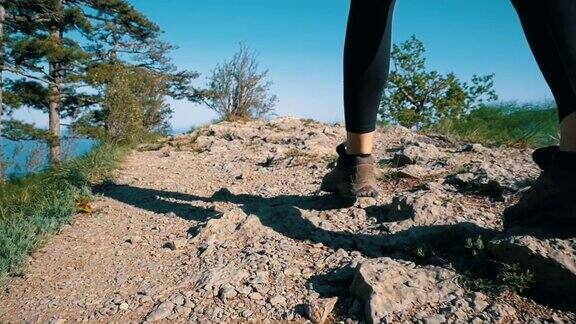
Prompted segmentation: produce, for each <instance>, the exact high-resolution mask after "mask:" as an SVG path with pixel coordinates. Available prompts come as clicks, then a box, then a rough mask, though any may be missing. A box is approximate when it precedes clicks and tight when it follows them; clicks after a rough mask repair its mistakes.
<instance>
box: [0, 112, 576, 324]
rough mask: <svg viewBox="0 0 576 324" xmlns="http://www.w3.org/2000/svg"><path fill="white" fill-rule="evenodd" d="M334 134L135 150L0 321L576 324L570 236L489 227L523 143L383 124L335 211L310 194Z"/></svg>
mask: <svg viewBox="0 0 576 324" xmlns="http://www.w3.org/2000/svg"><path fill="white" fill-rule="evenodd" d="M343 136H344V130H343V127H342V126H341V125H326V124H322V123H318V122H315V121H311V120H301V119H295V118H279V119H275V120H272V121H269V122H267V121H254V122H249V123H220V124H216V125H210V126H207V127H203V128H201V129H198V130H196V131H195V132H194V133H192V134H189V135H181V136H176V137H172V138H168V139H165V140H163V141H162V142H161V143H159V145H148V146H146V147H142V149H141V150H140V151H138V152H134V153H133V154H131V155H130V157H129V158H128V161H127V162H126V163H125V166H124V168H123V169H122V170H121V171H120V172H119V174H118V177H117V179H116V181H114V182H107V183H104V184H102V185H101V186H100V187H98V188H96V191H97V192H98V196H97V198H96V200H95V202H94V209H95V211H94V213H92V214H89V215H78V216H77V217H76V219H75V222H74V223H73V224H72V225H70V226H67V227H66V228H64V229H63V230H62V231H61V233H60V234H59V235H57V236H55V237H54V238H52V239H51V240H50V242H48V243H47V244H46V245H45V246H44V247H43V248H41V249H40V250H39V251H37V252H36V253H35V254H34V255H33V256H32V257H31V258H30V260H29V262H28V264H27V265H26V268H27V272H26V273H25V274H24V275H23V276H22V277H12V278H10V279H9V280H8V282H7V284H6V286H5V290H4V292H3V293H2V294H1V295H0V322H6V323H13V322H14V323H16V322H22V321H24V320H26V321H29V322H46V321H52V322H53V323H62V322H63V321H66V322H76V321H79V322H108V323H110V322H143V321H147V322H157V321H164V322H193V323H209V322H218V323H228V322H254V323H260V322H269V323H278V322H306V321H308V320H310V321H312V322H314V323H321V322H326V323H338V322H340V321H342V322H344V323H357V322H363V321H368V322H397V321H412V322H418V323H443V322H454V323H464V322H472V323H481V322H495V323H503V322H513V321H519V322H529V321H530V320H534V322H535V323H538V322H545V321H555V322H572V321H576V315H575V314H574V313H572V312H570V307H573V306H574V305H576V299H575V297H574V296H576V239H574V238H573V237H574V236H572V238H569V237H570V236H562V237H560V238H558V235H546V233H535V232H533V231H532V232H527V231H525V230H522V229H517V230H514V231H513V232H512V233H502V220H501V214H502V211H503V209H504V208H505V206H507V205H509V204H510V203H512V202H513V201H514V200H515V199H517V198H518V196H519V192H521V191H522V190H524V189H525V187H526V186H528V185H529V183H530V180H531V179H534V178H535V177H536V176H537V175H538V172H539V170H538V169H537V168H536V167H535V166H534V165H533V163H532V162H531V159H530V150H527V149H513V148H488V147H485V146H482V145H480V144H469V143H461V142H457V141H453V140H450V139H447V138H444V137H441V136H424V135H420V134H417V133H414V132H411V131H409V130H407V129H404V128H386V129H382V130H381V131H379V132H378V136H377V147H376V149H375V155H376V157H377V159H378V160H379V161H380V166H381V169H382V171H381V172H382V174H381V177H380V179H381V181H380V186H381V191H382V194H381V195H380V197H379V198H377V199H372V198H370V199H361V200H358V201H341V200H338V199H336V198H335V197H333V196H330V195H327V194H324V193H321V192H319V191H318V187H319V184H320V180H321V177H322V176H323V175H324V174H325V173H326V171H327V170H328V169H329V168H330V167H332V166H333V162H334V160H335V153H334V147H335V146H336V145H337V144H339V143H340V141H342V139H343ZM553 237H554V238H553ZM516 264H518V265H519V267H516V266H515V265H516ZM525 267H528V268H530V269H531V271H530V272H528V273H527V272H526V271H525ZM526 286H528V289H523V288H526Z"/></svg>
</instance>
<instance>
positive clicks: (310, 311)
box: [304, 297, 338, 324]
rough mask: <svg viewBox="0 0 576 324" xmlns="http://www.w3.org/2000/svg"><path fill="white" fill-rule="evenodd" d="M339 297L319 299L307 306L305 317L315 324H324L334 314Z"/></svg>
mask: <svg viewBox="0 0 576 324" xmlns="http://www.w3.org/2000/svg"><path fill="white" fill-rule="evenodd" d="M336 302H338V297H333V298H319V299H314V300H311V301H309V302H308V303H306V304H305V309H304V315H305V316H306V317H307V318H308V319H309V320H310V321H312V323H314V324H323V323H325V322H326V320H327V319H328V316H330V313H332V310H333V309H334V306H336Z"/></svg>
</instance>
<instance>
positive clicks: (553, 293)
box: [489, 235, 576, 310]
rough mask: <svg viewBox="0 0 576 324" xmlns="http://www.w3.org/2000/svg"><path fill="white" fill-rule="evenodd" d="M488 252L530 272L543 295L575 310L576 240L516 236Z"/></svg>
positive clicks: (497, 242)
mask: <svg viewBox="0 0 576 324" xmlns="http://www.w3.org/2000/svg"><path fill="white" fill-rule="evenodd" d="M489 248H490V251H492V252H493V253H494V254H495V255H497V256H498V257H499V258H500V259H501V260H502V261H504V262H507V263H512V264H513V263H515V264H518V265H520V266H521V267H522V268H523V269H527V270H529V271H531V273H533V274H534V287H535V288H536V289H539V290H540V291H541V292H542V293H544V295H548V296H547V297H549V298H553V299H555V300H556V301H558V302H559V304H563V305H564V306H568V307H571V308H572V309H575V310H576V306H575V305H576V238H571V239H542V238H537V237H535V236H530V235H517V236H509V237H502V238H498V239H496V240H493V241H492V242H490V244H489Z"/></svg>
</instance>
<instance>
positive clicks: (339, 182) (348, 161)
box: [320, 144, 378, 198]
mask: <svg viewBox="0 0 576 324" xmlns="http://www.w3.org/2000/svg"><path fill="white" fill-rule="evenodd" d="M336 152H337V153H338V160H337V161H336V167H335V168H334V169H333V170H332V171H330V172H328V174H326V175H325V176H324V179H322V185H321V187H320V189H321V190H322V191H326V192H332V193H337V194H339V195H340V196H342V197H345V198H357V197H377V196H378V187H377V180H376V168H375V167H374V163H375V161H374V157H372V156H366V157H361V156H352V155H347V154H346V149H345V146H344V144H340V145H338V147H337V148H336Z"/></svg>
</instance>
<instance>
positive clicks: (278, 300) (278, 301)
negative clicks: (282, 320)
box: [268, 295, 286, 306]
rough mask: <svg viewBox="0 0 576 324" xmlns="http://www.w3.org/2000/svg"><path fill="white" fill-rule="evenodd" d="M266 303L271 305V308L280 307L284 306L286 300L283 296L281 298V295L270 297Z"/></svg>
mask: <svg viewBox="0 0 576 324" xmlns="http://www.w3.org/2000/svg"><path fill="white" fill-rule="evenodd" d="M268 302H269V303H270V304H272V306H281V305H284V304H286V298H285V297H284V296H281V295H274V296H272V297H270V299H269V300H268Z"/></svg>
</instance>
